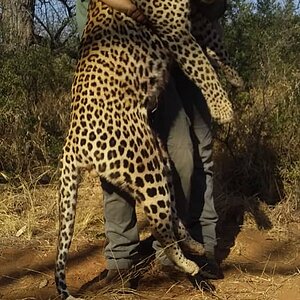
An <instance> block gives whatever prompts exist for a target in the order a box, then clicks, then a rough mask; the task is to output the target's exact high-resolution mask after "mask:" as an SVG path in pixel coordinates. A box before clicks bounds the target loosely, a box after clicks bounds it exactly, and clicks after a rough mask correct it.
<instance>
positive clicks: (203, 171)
mask: <svg viewBox="0 0 300 300" xmlns="http://www.w3.org/2000/svg"><path fill="white" fill-rule="evenodd" d="M104 2H105V1H104ZM115 2H116V3H112V2H110V3H109V1H107V4H109V5H111V6H113V5H116V6H117V7H116V8H117V9H119V10H121V11H123V12H126V13H127V14H128V15H130V16H131V17H133V18H135V19H136V20H137V21H140V22H143V21H144V20H145V18H144V16H143V13H142V12H141V11H140V10H138V9H137V8H136V7H135V5H133V3H132V2H130V1H123V2H122V3H121V4H119V3H118V2H119V1H118V0H116V1H115ZM127 2H128V3H127ZM222 5H224V3H220V4H219V6H222ZM87 8H88V1H81V0H78V1H77V5H76V9H77V12H76V16H77V23H78V30H79V33H80V35H81V34H82V32H83V29H84V25H85V22H86V15H87ZM204 9H206V10H207V11H209V12H210V10H208V9H207V7H205V6H204ZM221 10H222V13H223V9H221ZM219 11H220V9H219ZM219 11H218V14H217V17H219V16H220V15H221V14H222V13H220V12H219ZM215 15H216V14H215ZM209 17H210V19H211V20H212V21H216V19H217V17H216V16H215V17H214V16H209ZM172 74H174V76H173V77H172V79H171V80H170V81H169V83H168V84H167V87H166V90H165V92H164V93H163V96H162V98H164V99H163V100H162V101H160V103H161V105H160V106H159V108H158V110H157V111H156V112H155V117H154V118H155V124H154V127H155V128H156V130H157V132H158V133H160V135H161V137H162V139H163V140H164V141H165V142H166V143H167V145H168V150H169V153H170V154H171V158H172V159H173V162H174V163H175V166H177V172H176V174H177V175H176V178H177V180H178V183H179V185H177V186H180V188H178V189H177V194H179V195H178V198H179V199H180V200H181V201H180V202H181V204H180V205H179V206H181V209H180V211H181V212H182V213H181V216H183V215H185V214H187V213H188V212H189V213H191V212H196V213H194V214H193V215H191V214H190V216H189V217H187V216H185V219H188V220H189V222H188V223H189V227H190V228H191V230H193V231H194V232H195V233H194V235H195V236H197V239H199V240H201V241H203V239H204V240H205V241H204V245H205V246H206V251H207V257H208V258H207V259H206V258H203V259H202V261H201V263H202V267H203V271H202V272H203V274H204V275H205V276H206V277H208V278H218V277H222V275H221V274H222V272H221V270H220V269H219V267H218V265H217V264H216V263H215V261H214V247H215V246H216V233H215V226H216V222H217V220H218V217H217V214H216V212H215V209H214V204H213V197H212V157H211V151H212V149H211V142H212V141H211V133H210V116H209V112H208V110H207V107H206V105H205V103H204V100H203V96H202V95H199V94H200V91H198V89H197V87H195V86H194V85H193V84H192V83H191V82H190V81H189V80H188V79H187V78H185V76H184V75H183V74H182V73H181V72H180V71H179V70H178V68H174V71H173V72H172ZM180 82H183V84H182V87H183V88H179V86H180ZM178 85H179V86H178ZM180 90H182V91H183V92H182V93H180ZM185 90H187V92H184V91H185ZM193 94H196V95H193ZM199 98H200V99H201V98H202V101H201V102H200V104H199V105H197V106H194V104H193V99H197V100H194V102H196V101H198V102H199ZM182 99H183V100H184V101H182ZM182 102H184V103H186V106H188V107H187V108H186V109H184V108H183V106H182ZM170 108H172V109H171V111H170ZM199 111H200V113H199ZM187 112H188V113H187ZM202 115H203V116H202ZM204 120H205V121H204ZM195 128H196V129H195ZM192 132H193V133H192ZM183 138H185V140H184V141H183ZM193 153H196V154H195V155H196V157H194V154H193ZM183 158H184V159H183ZM194 160H195V163H194ZM202 161H204V163H201V162H202ZM178 175H179V176H178ZM204 181H205V182H204ZM200 183H201V186H200ZM181 186H182V188H181ZM102 187H103V193H104V212H105V220H106V223H105V228H106V236H107V238H108V241H109V242H108V244H107V245H106V247H105V251H104V254H105V257H106V260H107V269H108V272H106V274H107V276H106V277H105V278H104V281H103V282H109V281H110V279H112V278H114V277H115V276H117V275H118V274H119V270H128V269H130V267H131V266H132V265H134V264H136V263H137V262H138V260H139V253H138V249H139V235H138V230H137V224H136V216H135V209H134V205H132V203H131V202H130V199H128V196H127V197H126V194H125V193H124V192H121V191H120V190H119V189H118V188H116V187H113V186H112V185H111V184H109V183H107V182H102ZM197 187H198V188H197ZM199 187H200V189H199ZM124 198H125V199H126V200H124ZM186 199H191V200H190V201H187V200H186ZM193 199H195V200H196V201H195V200H193ZM192 200H193V201H192ZM188 206H189V208H188ZM183 207H184V210H185V213H183ZM199 220H200V222H199ZM202 235H203V236H204V237H203V236H202ZM154 247H155V248H156V249H157V250H159V247H160V246H159V244H157V243H156V242H155V243H154ZM160 261H161V262H162V264H166V263H167V264H169V262H168V261H167V260H165V258H164V257H163V256H162V257H161V259H160ZM128 284H129V285H130V284H131V285H134V284H135V283H134V281H131V282H130V283H128ZM100 285H101V284H100Z"/></svg>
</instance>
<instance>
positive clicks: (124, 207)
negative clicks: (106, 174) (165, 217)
mask: <svg viewBox="0 0 300 300" xmlns="http://www.w3.org/2000/svg"><path fill="white" fill-rule="evenodd" d="M102 186H103V199H104V216H105V235H106V237H107V239H108V244H107V245H106V247H105V249H104V255H105V258H106V261H107V269H108V270H112V269H117V270H124V269H130V267H132V266H133V265H134V264H135V263H136V262H137V260H138V246H139V233H138V228H137V220H136V214H135V205H134V202H133V200H131V199H130V198H129V197H128V195H125V194H124V193H122V192H121V191H118V190H116V188H115V187H113V186H112V185H111V184H109V183H107V182H103V183H102Z"/></svg>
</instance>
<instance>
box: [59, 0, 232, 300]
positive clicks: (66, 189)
mask: <svg viewBox="0 0 300 300" xmlns="http://www.w3.org/2000/svg"><path fill="white" fill-rule="evenodd" d="M109 2H111V1H109ZM91 3H92V4H91V10H90V14H91V15H90V16H91V18H89V22H88V26H87V27H86V29H85V35H84V38H83V41H82V45H81V51H80V56H81V59H80V60H79V62H78V65H77V69H76V73H75V76H74V81H73V87H72V96H73V99H72V100H73V102H72V121H71V126H70V129H69V134H68V137H67V139H66V143H65V147H64V153H63V158H62V160H61V163H62V164H61V179H60V183H61V186H60V193H59V195H60V205H59V207H60V232H59V244H58V252H57V260H56V283H57V288H58V291H59V293H60V294H61V295H62V296H63V297H65V298H67V297H68V296H69V295H70V294H69V292H68V290H67V287H66V284H65V262H66V257H67V253H68V249H69V246H70V243H71V240H72V234H73V228H74V221H75V209H76V199H77V186H78V171H79V168H81V167H88V166H90V167H93V168H95V169H96V171H97V172H98V174H99V175H100V177H101V178H105V179H107V180H109V181H110V182H112V183H113V185H118V186H120V187H121V188H122V189H124V190H126V192H127V193H130V194H131V195H132V196H133V197H134V198H135V199H136V200H137V201H138V202H139V203H141V204H142V205H143V207H144V211H145V213H146V214H147V216H148V220H149V222H150V224H151V226H152V228H153V229H154V233H155V236H156V237H157V238H158V239H159V241H160V242H161V243H162V244H163V245H164V246H165V247H166V248H165V252H167V253H168V256H169V257H170V259H171V260H172V261H174V263H175V264H176V265H177V266H178V267H179V268H181V269H182V270H183V271H184V272H186V273H188V274H190V275H192V276H193V275H196V274H197V273H198V272H199V267H198V266H197V264H195V263H194V262H193V261H191V260H189V259H187V258H186V257H185V256H184V255H183V254H182V249H180V247H179V244H178V242H176V238H177V239H178V241H180V243H182V244H184V246H187V247H189V248H190V249H191V250H193V251H196V252H198V253H199V254H201V253H203V250H202V249H203V247H202V246H201V244H199V243H197V242H196V241H195V240H194V239H192V238H191V237H190V235H189V234H188V232H187V231H186V230H185V228H184V226H183V225H181V223H180V222H179V219H178V218H177V217H176V210H175V208H174V206H173V205H174V201H173V198H172V197H170V195H171V194H170V192H171V189H172V185H171V182H170V181H168V176H167V173H166V171H167V172H168V170H169V165H166V162H167V163H169V158H168V157H167V155H166V154H165V153H164V150H163V147H161V145H160V142H159V140H157V138H156V137H155V135H153V132H152V130H151V129H150V128H149V123H148V115H147V111H148V110H149V107H151V106H152V105H151V104H153V103H155V102H156V101H155V95H156V93H157V92H159V88H160V86H161V84H162V83H163V81H162V78H163V77H164V75H166V73H165V72H166V66H167V63H168V61H169V60H168V54H167V53H170V52H171V53H173V54H174V55H175V56H176V60H177V61H178V62H180V67H181V68H183V70H184V71H185V73H186V74H187V75H188V76H189V77H190V78H191V79H192V80H193V81H194V82H195V83H196V84H197V86H198V87H201V89H203V93H204V94H205V98H206V101H207V103H208V106H209V109H210V113H211V114H212V116H213V117H214V118H215V119H217V120H219V121H221V122H228V121H229V120H230V119H231V118H232V109H231V105H230V103H229V102H228V99H227V95H226V93H225V92H224V90H223V89H222V87H221V85H220V83H219V82H218V80H217V78H216V75H215V73H214V71H213V69H212V68H211V66H210V64H209V63H207V58H206V57H205V56H204V54H203V52H202V51H201V49H200V48H199V46H198V45H197V44H196V42H195V40H193V37H192V36H191V35H190V34H189V32H188V27H187V26H188V20H187V14H186V13H187V12H188V1H183V2H182V3H181V2H180V3H179V2H174V1H172V0H171V1H169V2H168V3H169V5H175V7H176V9H177V11H178V12H180V14H179V15H178V14H177V15H176V19H175V20H174V19H173V20H171V19H170V20H167V19H161V20H160V19H159V15H160V14H164V15H165V12H164V11H163V10H162V8H163V7H162V6H163V5H164V4H163V3H166V2H159V3H156V2H155V3H152V2H151V3H149V2H147V1H139V3H140V4H141V5H145V7H146V9H147V10H148V13H147V17H149V18H150V19H151V23H152V24H153V22H156V26H157V27H156V29H158V31H159V32H160V34H164V33H165V34H166V35H160V37H158V36H156V35H155V33H153V32H151V30H147V28H146V27H144V29H143V32H138V31H136V29H134V28H133V27H132V25H133V24H135V25H134V26H137V23H134V22H132V21H130V20H129V18H126V17H124V15H123V16H122V15H121V14H115V13H114V12H112V11H111V10H110V9H108V7H107V6H106V7H105V6H102V5H101V4H100V3H101V2H100V1H96V0H93V1H92V2H91ZM171 3H173V4H171ZM157 4H159V7H153V5H157ZM153 8H154V9H155V14H154V15H153V16H151V13H150V14H149V12H150V9H153ZM112 16H115V17H116V19H115V20H114V19H113V18H112ZM177 18H178V19H177ZM164 20H166V21H167V22H169V21H171V23H170V24H167V25H168V26H167V27H166V26H165V23H164ZM176 20H178V21H180V24H179V25H180V26H181V27H180V35H179V36H177V35H176V34H175V35H174V30H173V29H174V24H173V23H174V21H176ZM122 22H124V23H122ZM172 22H173V23H172ZM100 24H101V25H100ZM124 24H125V25H126V26H129V27H122V26H123V25H124ZM172 24H173V25H172ZM111 26H112V27H111ZM116 26H117V27H116ZM119 26H121V27H119ZM105 28H107V29H105ZM122 28H123V29H122ZM168 28H169V29H168ZM176 28H177V27H176ZM120 29H121V30H122V32H124V31H125V32H127V31H128V34H130V36H129V35H128V36H127V37H126V35H123V34H121V35H120V33H118V34H117V35H111V36H110V35H109V34H110V33H111V32H114V31H115V32H119V30H120ZM168 30H170V31H168ZM153 34H154V35H153ZM149 38H151V40H152V41H153V42H154V41H155V43H152V44H151V40H149ZM160 38H161V39H160ZM181 38H182V39H183V41H184V44H180V41H181ZM114 40H115V41H117V44H114ZM122 41H124V42H122ZM125 41H126V42H125ZM135 42H136V44H134V43H135ZM119 43H121V44H119ZM113 45H122V47H118V46H117V47H116V46H113ZM143 45H144V46H145V45H146V47H144V46H143ZM111 46H113V48H110V47H111ZM147 47H149V50H147V49H146V48H147ZM165 47H166V49H165ZM124 50H125V51H124ZM126 51H127V52H126ZM135 51H136V52H135ZM169 51H170V52H169ZM128 55H129V56H128ZM132 58H133V59H134V60H135V63H133V62H132V61H131V59H132ZM118 60H120V61H122V63H124V62H127V63H126V66H127V67H126V66H122V65H120V64H118ZM153 63H154V64H153ZM194 63H195V64H194ZM153 67H154V68H153ZM120 68H121V69H120ZM204 68H205V69H204ZM122 70H123V71H122ZM131 71H133V73H132V74H131V73H130V72H131ZM111 72H112V73H111ZM137 72H138V73H137ZM126 74H128V75H126ZM143 74H144V75H143ZM132 75H135V76H133V77H132ZM124 87H125V89H124ZM152 87H153V88H152ZM153 96H154V97H153ZM124 97H125V98H124ZM153 100H154V101H153ZM151 101H153V103H152V102H151ZM126 124H128V126H126ZM120 129H121V130H120ZM139 146H140V147H139ZM124 151H126V152H125V153H124ZM126 157H127V158H126ZM120 159H121V160H120ZM170 199H171V201H170ZM173 230H175V231H173ZM176 235H177V236H176Z"/></svg>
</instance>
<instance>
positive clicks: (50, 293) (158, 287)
mask: <svg viewBox="0 0 300 300" xmlns="http://www.w3.org/2000/svg"><path fill="white" fill-rule="evenodd" d="M43 193H44V194H45V197H46V196H47V197H46V198H45V199H49V196H51V197H50V198H51V199H52V200H51V201H52V202H51V203H50V202H49V200H48V202H49V203H48V202H47V205H49V207H50V208H51V209H49V210H48V211H47V213H45V214H43V215H41V216H40V217H39V218H38V219H37V220H36V221H37V223H36V224H37V225H36V226H37V228H39V229H40V231H37V229H35V228H34V226H32V232H35V237H34V238H30V239H27V240H26V239H25V238H23V239H22V238H21V237H22V236H21V237H20V236H18V237H17V236H15V235H14V236H12V235H11V236H6V237H0V299H5V300H19V299H20V300H21V299H22V300H25V299H26V300H34V299H39V300H48V299H59V297H58V296H57V293H56V289H55V283H54V275H53V273H54V259H55V248H56V238H55V232H56V228H55V223H56V214H55V211H56V208H55V193H56V191H55V190H54V189H53V190H51V191H47V192H46V193H45V192H43ZM82 193H83V194H84V197H85V201H86V200H90V199H87V198H88V197H90V198H91V199H97V201H95V202H94V203H93V202H92V200H91V201H90V203H92V204H91V207H89V208H88V211H89V212H93V213H95V215H97V216H98V215H99V214H100V213H101V212H100V211H99V212H98V211H96V210H97V209H98V207H99V197H100V196H99V194H98V193H99V192H98V189H97V191H96V192H94V190H91V189H90V187H89V185H88V186H87V187H86V190H85V191H83V192H82ZM80 196H82V195H80ZM12 197H14V198H12V199H14V200H16V199H17V198H16V195H12ZM30 199H31V200H32V202H34V201H35V199H39V201H40V203H36V204H35V210H34V212H41V207H43V208H44V209H45V210H46V208H47V207H46V202H45V200H43V199H42V197H41V194H40V192H38V194H37V195H35V194H31V197H30ZM100 200H101V199H100ZM38 205H40V206H38ZM83 205H86V203H84V204H83ZM79 206H80V205H79ZM87 215H88V213H86V212H85V213H84V214H83V217H82V216H81V215H80V207H79V209H78V216H77V223H79V224H81V225H80V228H81V229H80V230H81V231H82V232H86V231H88V230H87V228H90V227H93V226H94V227H95V232H97V234H95V233H93V234H83V233H82V232H81V231H80V230H79V231H77V233H76V234H75V239H74V241H73V244H72V247H71V250H70V257H69V261H68V270H67V282H68V285H69V288H70V289H71V291H75V292H76V291H78V289H79V288H80V287H81V286H82V285H84V284H86V283H87V282H89V281H91V280H92V279H93V278H94V277H95V276H97V275H99V273H100V272H101V271H103V270H104V269H105V260H104V257H103V246H104V243H105V240H104V234H103V224H102V228H100V229H99V224H100V225H101V222H102V221H103V220H100V221H99V220H98V219H95V217H93V216H91V217H90V219H89V220H86V218H87ZM33 219H34V218H33ZM139 222H140V228H142V227H143V226H144V225H143V224H141V223H143V221H139ZM85 223H86V226H85V227H84V226H83V225H82V224H85ZM229 223H230V222H229ZM246 223H247V222H246ZM41 228H42V229H41ZM221 231H222V233H223V235H224V236H223V241H226V239H227V240H228V234H229V231H230V226H229V227H226V226H225V225H224V226H223V227H222V230H221ZM238 231H239V230H237V231H236V232H234V234H233V235H232V234H231V237H232V236H235V235H236V234H237V232H238ZM225 244H226V243H225ZM229 244H230V243H229ZM222 251H223V253H222ZM220 252H221V254H223V256H224V261H223V263H222V268H223V271H224V275H225V278H224V279H222V280H215V281H211V283H212V284H213V285H214V286H215V288H216V290H215V292H203V291H199V290H196V289H195V288H194V287H193V286H192V285H191V283H190V282H189V281H188V280H187V278H186V276H185V275H184V274H182V273H180V272H178V271H175V270H173V271H170V272H165V271H164V270H161V269H160V268H158V267H157V263H156V262H155V260H154V262H153V263H152V264H151V265H150V267H149V268H148V270H147V271H145V273H144V274H143V277H142V279H141V280H140V283H139V286H138V289H137V290H134V291H129V290H125V291H124V290H120V289H119V290H116V289H111V290H109V291H103V290H100V291H97V292H90V291H88V292H86V294H85V298H86V299H104V300H105V299H126V300H131V299H133V300H135V299H164V300H165V299H184V300H195V299H224V300H225V299H233V300H236V299H238V300H239V299H241V300H248V299H249V300H250V299H251V300H252V299H253V300H254V299H262V300H267V299H268V300H269V299H270V300H271V299H272V300H300V221H299V218H294V221H292V222H290V223H289V224H287V225H286V227H285V228H279V227H276V228H275V229H274V228H273V229H272V230H258V229H257V226H256V225H255V224H253V223H252V224H251V222H250V224H244V225H243V226H242V227H241V230H240V232H239V233H238V235H237V238H236V240H235V244H234V245H233V244H231V249H230V253H228V252H229V251H228V247H227V248H226V247H223V248H222V247H221V248H220Z"/></svg>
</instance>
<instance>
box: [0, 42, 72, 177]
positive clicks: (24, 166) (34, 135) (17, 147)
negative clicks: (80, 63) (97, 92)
mask: <svg viewBox="0 0 300 300" xmlns="http://www.w3.org/2000/svg"><path fill="white" fill-rule="evenodd" d="M0 65H1V66H2V68H1V69H0V132H1V137H0V161H1V163H0V171H2V172H5V173H6V174H11V175H17V174H23V173H24V172H31V171H32V170H33V169H35V168H38V167H41V166H44V165H55V164H56V163H57V157H58V155H59V152H60V149H61V145H62V141H63V136H64V132H65V130H66V120H67V118H68V114H69V105H70V99H69V98H70V96H69V95H70V88H71V80H72V75H73V68H74V62H73V61H72V60H71V59H70V58H69V57H68V56H66V55H53V53H51V51H50V50H49V49H48V48H46V47H39V46H33V47H31V48H30V49H27V50H22V49H20V50H19V51H17V52H14V53H10V52H6V53H3V54H2V55H1V56H0Z"/></svg>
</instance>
